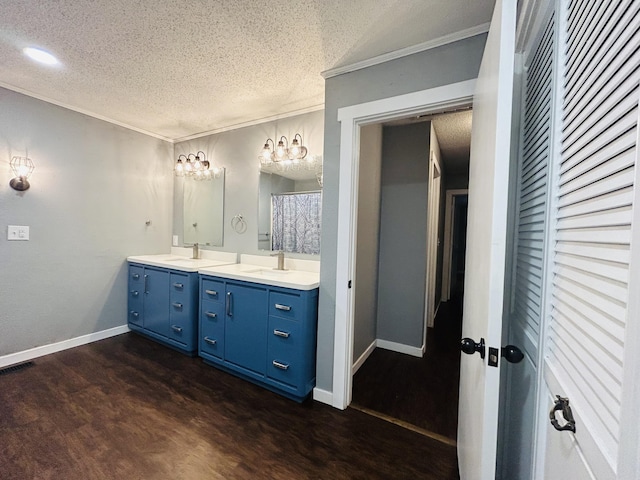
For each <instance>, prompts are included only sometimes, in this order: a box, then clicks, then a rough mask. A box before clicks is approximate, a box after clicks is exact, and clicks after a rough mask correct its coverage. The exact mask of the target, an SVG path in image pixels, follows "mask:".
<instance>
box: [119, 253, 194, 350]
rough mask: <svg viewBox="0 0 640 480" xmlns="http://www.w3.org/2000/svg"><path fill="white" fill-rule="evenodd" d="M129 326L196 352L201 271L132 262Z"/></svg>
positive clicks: (175, 347)
mask: <svg viewBox="0 0 640 480" xmlns="http://www.w3.org/2000/svg"><path fill="white" fill-rule="evenodd" d="M127 311H128V315H127V318H128V323H129V328H130V329H131V330H133V331H135V332H138V333H141V334H143V335H145V336H147V337H149V338H151V339H153V340H156V341H158V342H160V343H162V344H164V345H167V346H169V347H171V348H174V349H177V350H179V351H181V352H183V353H186V354H189V355H194V354H195V353H196V352H197V338H198V336H197V320H198V274H197V273H196V272H193V273H187V272H181V271H176V270H172V269H168V268H162V267H153V266H148V265H142V264H135V263H130V264H129V281H128V301H127Z"/></svg>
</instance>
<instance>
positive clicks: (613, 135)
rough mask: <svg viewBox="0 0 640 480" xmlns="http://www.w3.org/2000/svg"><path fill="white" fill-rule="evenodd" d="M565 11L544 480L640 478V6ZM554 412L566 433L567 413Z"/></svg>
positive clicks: (568, 7)
mask: <svg viewBox="0 0 640 480" xmlns="http://www.w3.org/2000/svg"><path fill="white" fill-rule="evenodd" d="M558 7H559V10H558V12H557V13H558V17H559V20H560V22H559V23H560V25H561V29H560V38H561V41H560V49H561V52H562V54H563V56H562V58H563V61H562V71H561V75H560V77H559V83H560V85H561V91H562V96H563V98H562V102H561V104H560V109H561V112H560V115H558V117H559V120H558V129H557V130H559V133H558V135H559V138H558V145H559V147H560V148H559V149H558V153H557V154H556V155H555V156H554V162H553V169H554V171H553V185H552V191H553V194H554V195H553V198H554V201H555V204H554V205H553V210H552V220H551V222H550V229H549V230H550V232H549V234H550V235H551V238H550V241H549V242H548V245H549V251H550V252H549V253H550V255H549V262H548V263H547V272H548V277H549V284H548V296H547V302H548V307H547V312H548V313H547V315H546V317H545V319H544V320H545V323H546V328H545V337H544V344H545V348H544V357H543V360H542V363H541V368H542V369H543V373H544V382H543V384H542V385H541V396H540V403H541V408H540V412H539V413H538V415H539V421H540V424H539V427H538V428H539V437H540V438H541V439H542V441H543V444H544V446H545V451H544V454H541V458H542V460H540V459H539V460H540V461H541V463H542V464H541V465H539V468H538V471H537V478H544V479H545V480H555V479H558V480H559V479H564V478H580V479H585V480H587V479H597V480H604V479H631V478H634V479H636V478H639V477H640V472H639V470H638V463H639V460H638V459H639V458H640V457H638V451H639V450H638V425H639V424H640V421H639V419H640V413H639V412H638V398H637V395H638V394H637V392H638V379H637V373H634V370H635V371H636V372H637V368H638V356H637V346H638V342H639V339H640V336H639V335H638V315H637V305H638V300H637V297H638V292H639V290H638V287H637V283H636V284H635V285H634V284H633V282H634V279H635V281H636V282H637V279H638V271H639V270H638V266H637V263H634V260H635V261H636V262H637V261H638V259H639V256H638V248H639V247H638V245H639V244H638V243H637V242H638V240H639V239H640V237H639V235H638V232H639V226H640V225H639V223H638V222H640V215H639V214H638V207H637V202H638V200H639V199H640V195H639V193H640V189H639V188H638V186H637V183H638V179H639V172H638V166H637V162H638V135H639V132H638V115H639V110H640V109H639V108H638V98H639V87H638V85H639V83H640V70H639V69H638V65H639V64H640V51H639V50H638V45H640V2H638V1H637V0H621V1H617V0H603V1H601V2H593V1H591V0H571V1H562V2H559V3H558ZM559 90H560V89H559ZM634 220H635V222H634ZM634 245H635V251H633V248H632V247H633V246H634ZM634 305H635V306H636V307H635V308H636V310H635V311H634ZM634 313H635V317H634V316H633V315H634ZM634 391H635V392H634ZM556 395H560V396H561V397H564V398H568V399H569V402H570V403H569V407H570V408H571V409H572V413H573V418H574V420H575V431H574V432H572V431H570V430H563V431H556V430H555V429H554V428H553V427H551V426H550V425H549V413H548V412H549V410H550V408H551V407H552V406H553V405H554V402H555V401H556V400H557V397H556ZM545 417H546V418H545ZM556 417H557V420H558V423H559V426H560V427H565V428H566V427H567V424H568V423H569V422H567V421H566V420H565V419H564V418H563V415H561V414H560V413H559V412H558V413H556Z"/></svg>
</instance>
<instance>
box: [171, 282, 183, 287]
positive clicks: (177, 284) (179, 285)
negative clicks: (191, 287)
mask: <svg viewBox="0 0 640 480" xmlns="http://www.w3.org/2000/svg"><path fill="white" fill-rule="evenodd" d="M173 286H174V287H176V288H184V285H183V284H182V283H174V284H173Z"/></svg>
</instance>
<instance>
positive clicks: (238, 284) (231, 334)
mask: <svg viewBox="0 0 640 480" xmlns="http://www.w3.org/2000/svg"><path fill="white" fill-rule="evenodd" d="M317 317H318V289H317V288H316V289H313V290H308V291H306V290H295V289H289V288H281V287H274V286H271V285H265V284H260V283H254V282H245V281H240V280H232V279H226V278H222V277H213V276H209V275H203V274H201V275H200V336H199V339H198V345H199V352H198V353H199V355H200V356H201V357H202V358H203V359H204V361H205V362H207V363H209V364H211V365H214V366H217V367H219V368H222V369H223V370H225V371H227V372H230V373H232V374H235V375H237V376H240V377H242V378H244V379H246V380H249V381H252V382H254V383H257V384H259V385H262V386H264V387H266V388H268V389H270V390H272V391H275V392H277V393H280V394H282V395H284V396H286V397H289V398H291V399H293V400H296V401H302V400H304V399H305V398H306V397H307V395H308V394H309V393H310V392H311V390H312V389H313V387H314V386H315V376H316V375H315V366H316V331H317Z"/></svg>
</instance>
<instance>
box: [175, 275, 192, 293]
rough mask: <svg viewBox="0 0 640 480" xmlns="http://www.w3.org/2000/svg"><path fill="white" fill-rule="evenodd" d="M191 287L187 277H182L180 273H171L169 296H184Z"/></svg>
mask: <svg viewBox="0 0 640 480" xmlns="http://www.w3.org/2000/svg"><path fill="white" fill-rule="evenodd" d="M190 286H191V283H190V278H189V276H188V275H182V274H180V273H171V280H170V288H171V295H172V296H173V295H185V294H187V293H188V292H189V287H190Z"/></svg>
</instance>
